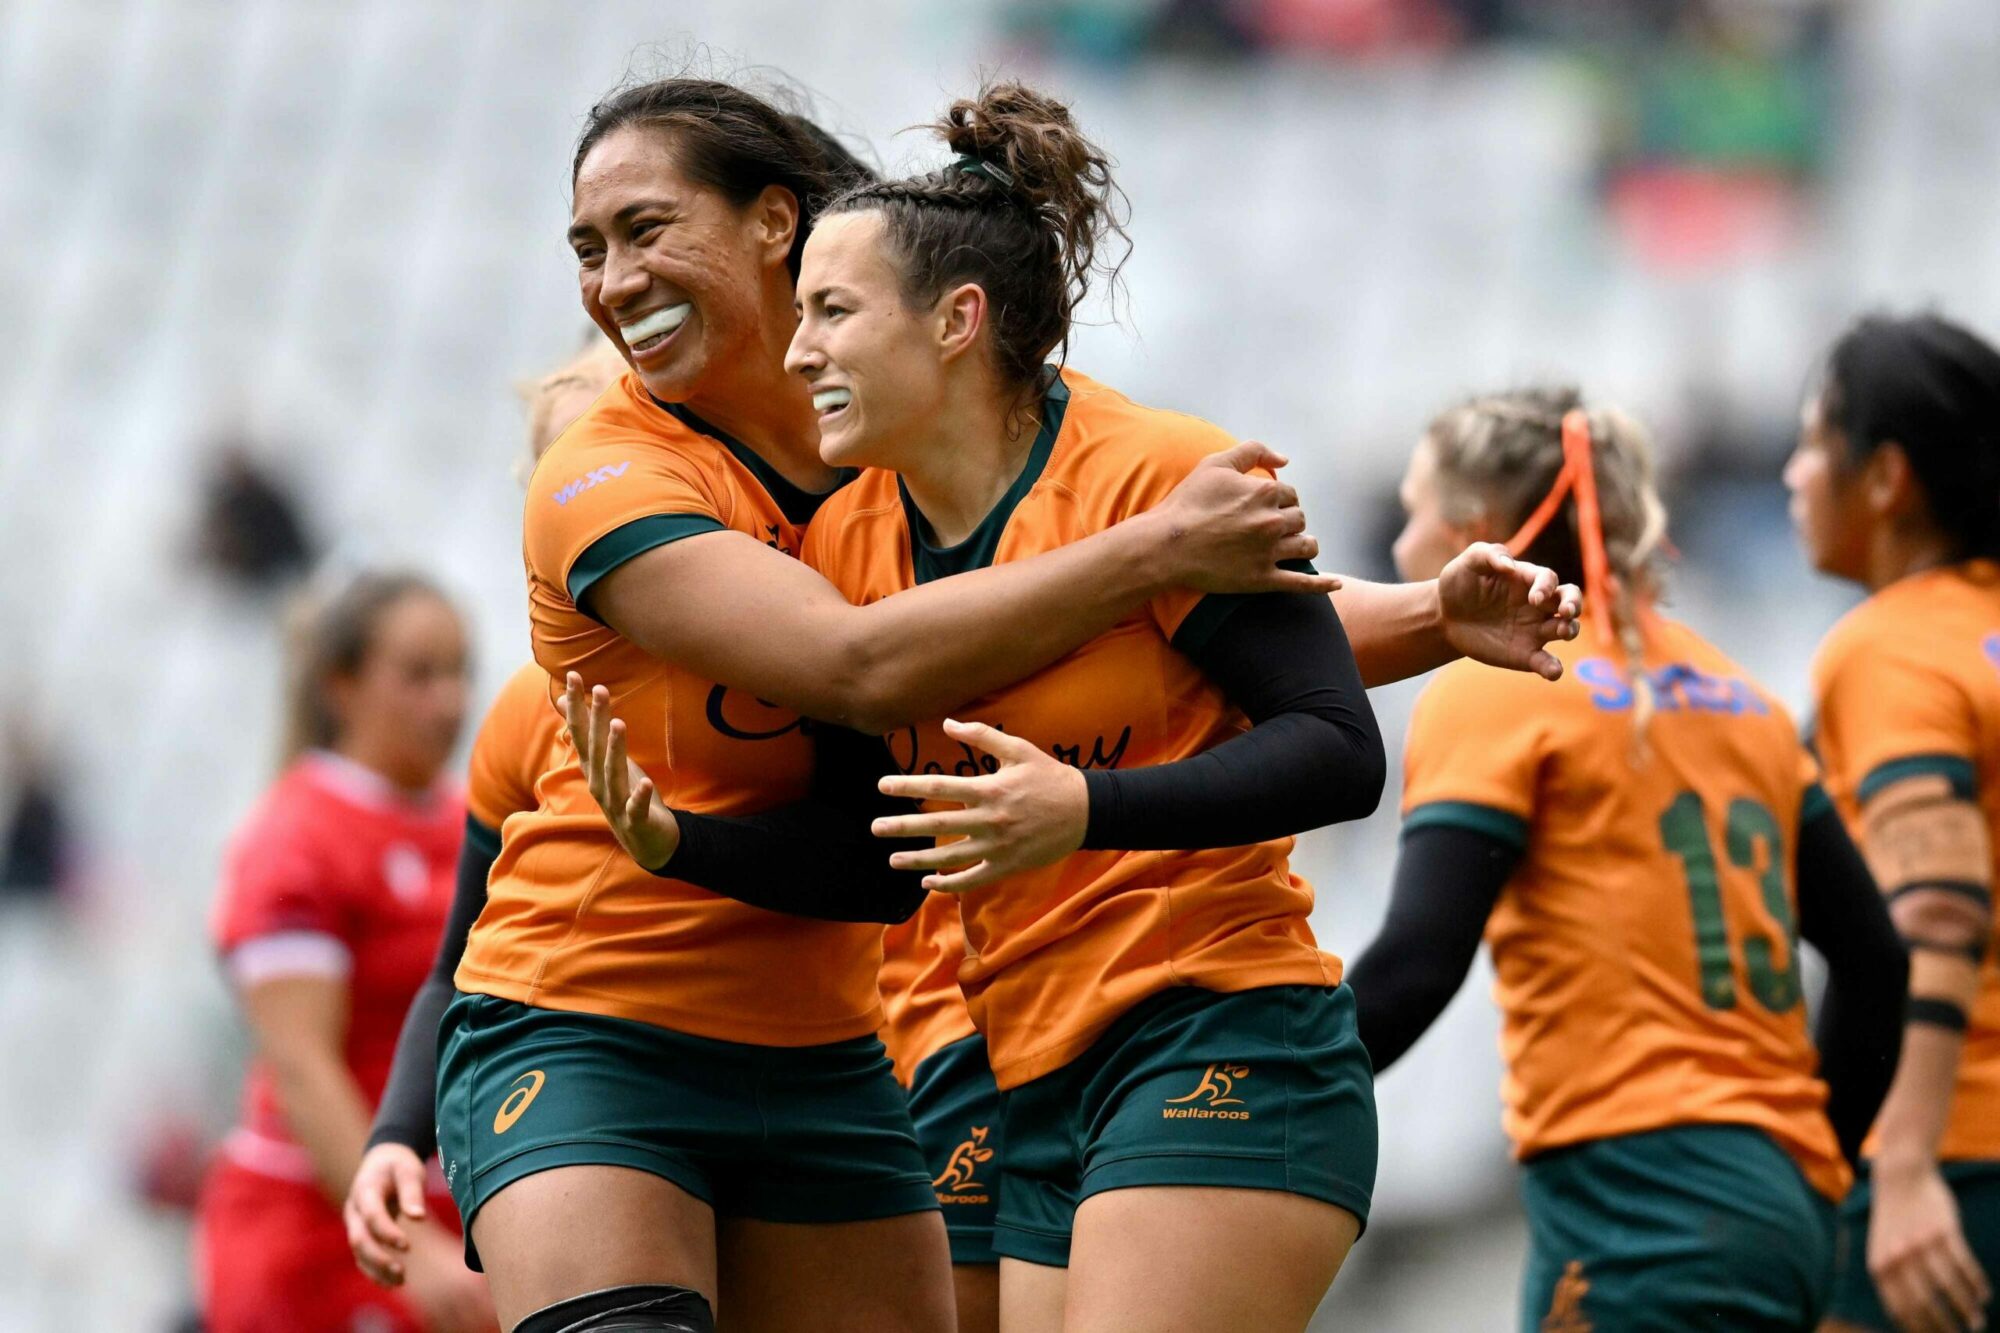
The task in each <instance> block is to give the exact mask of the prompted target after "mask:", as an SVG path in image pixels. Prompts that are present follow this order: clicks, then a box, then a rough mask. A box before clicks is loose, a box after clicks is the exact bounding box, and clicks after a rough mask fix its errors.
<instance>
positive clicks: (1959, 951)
mask: <svg viewBox="0 0 2000 1333" xmlns="http://www.w3.org/2000/svg"><path fill="white" fill-rule="evenodd" d="M1899 938H1901V940H1902V941H1903V947H1904V948H1905V949H1908V950H1909V951H1910V952H1911V953H1941V954H1948V955H1950V956H1951V957H1953V958H1969V959H1971V960H1972V961H1973V962H1975V963H1983V962H1985V961H1986V944H1987V941H1985V940H1981V941H1980V942H1979V943H1977V944H1947V943H1946V942H1945V941H1943V940H1931V939H1925V938H1924V937H1923V936H1921V935H1903V936H1900V937H1899Z"/></svg>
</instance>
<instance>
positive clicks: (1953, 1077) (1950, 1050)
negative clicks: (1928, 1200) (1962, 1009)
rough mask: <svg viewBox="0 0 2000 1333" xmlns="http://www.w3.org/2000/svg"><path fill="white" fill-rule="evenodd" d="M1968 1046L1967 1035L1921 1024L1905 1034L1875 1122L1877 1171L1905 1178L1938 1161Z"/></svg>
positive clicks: (1915, 1025) (1931, 1166) (1928, 1168)
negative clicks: (1940, 1141) (1959, 1068)
mask: <svg viewBox="0 0 2000 1333" xmlns="http://www.w3.org/2000/svg"><path fill="white" fill-rule="evenodd" d="M1964 1049H1965V1037H1964V1034H1962V1033H1958V1032H1952V1031H1949V1030H1947V1029H1945V1028H1939V1027H1929V1026H1926V1025H1924V1024H1921V1023H1919V1024H1913V1025H1912V1026H1911V1027H1910V1028H1909V1030H1908V1031H1906V1032H1905V1033H1904V1034H1903V1058H1902V1060H1901V1061H1900V1062H1899V1063H1898V1064H1897V1066H1896V1078H1895V1081H1894V1082H1892V1083H1891V1084H1890V1085H1889V1095H1888V1097H1887V1098H1886V1099H1884V1101H1883V1103H1882V1115H1881V1118H1880V1119H1879V1120H1878V1121H1877V1122H1876V1143H1877V1147H1876V1152H1875V1160H1874V1168H1873V1169H1874V1170H1875V1172H1876V1173H1877V1174H1878V1175H1882V1176H1889V1177H1897V1176H1906V1175H1909V1174H1911V1173H1914V1172H1921V1171H1927V1170H1930V1169H1932V1168H1933V1167H1935V1166H1936V1165H1937V1149H1938V1142H1939V1140H1940V1139H1942V1138H1943V1137H1944V1130H1945V1124H1946V1122H1947V1121H1948V1120H1950V1118H1951V1099H1952V1093H1953V1091H1954V1090H1955V1089H1956V1088H1957V1086H1958V1062H1959V1057H1960V1055H1961V1054H1962V1053H1963V1051H1964Z"/></svg>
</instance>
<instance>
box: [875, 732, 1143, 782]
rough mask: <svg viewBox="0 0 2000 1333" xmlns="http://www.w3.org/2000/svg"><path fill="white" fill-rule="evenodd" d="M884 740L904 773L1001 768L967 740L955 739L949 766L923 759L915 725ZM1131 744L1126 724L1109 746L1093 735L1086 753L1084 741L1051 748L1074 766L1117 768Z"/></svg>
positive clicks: (980, 772) (971, 773)
mask: <svg viewBox="0 0 2000 1333" xmlns="http://www.w3.org/2000/svg"><path fill="white" fill-rule="evenodd" d="M994 730H995V731H1005V730H1007V728H1005V727H1002V726H998V725H996V726H995V727H994ZM882 739H883V740H884V741H886V742H888V745H889V754H890V756H891V757H892V758H893V759H894V760H895V763H896V768H897V770H898V771H899V772H902V773H906V774H907V773H922V774H926V775H931V774H945V773H949V774H950V775H951V776H952V777H955V778H976V777H982V776H984V775H985V774H988V773H998V772H999V771H1000V761H999V760H998V759H995V758H994V757H993V756H992V755H990V754H983V753H981V752H980V751H978V750H975V749H973V748H972V747H971V746H970V745H967V744H966V743H965V742H964V741H958V742H955V744H956V745H957V746H958V749H959V757H958V759H956V760H955V761H954V762H953V763H952V765H951V767H950V768H949V769H947V768H946V767H945V765H944V761H943V760H941V759H921V756H920V754H919V751H920V750H921V748H922V747H921V745H920V744H919V742H918V740H917V729H916V728H915V727H905V728H903V729H902V730H901V731H894V732H891V733H889V734H888V735H887V736H884V737H883V738H882ZM1131 743H1132V728H1130V727H1126V728H1125V729H1124V730H1122V731H1120V732H1119V733H1118V739H1117V740H1115V741H1113V742H1111V745H1110V748H1109V749H1106V748H1105V738H1104V737H1102V736H1093V737H1092V738H1091V741H1090V753H1089V754H1085V753H1084V752H1083V742H1081V741H1078V742H1077V743H1076V744H1074V745H1065V744H1063V743H1062V742H1061V741H1057V742H1055V743H1053V744H1051V745H1050V746H1049V747H1048V749H1049V754H1050V755H1052V756H1053V757H1054V758H1055V759H1056V760H1057V761H1058V762H1060V763H1065V764H1068V765H1069V766H1070V767H1071V768H1116V767H1118V761H1119V760H1121V759H1123V758H1124V757H1125V747H1126V746H1128V745H1130V744H1131ZM920 759H921V763H920V762H919V761H920Z"/></svg>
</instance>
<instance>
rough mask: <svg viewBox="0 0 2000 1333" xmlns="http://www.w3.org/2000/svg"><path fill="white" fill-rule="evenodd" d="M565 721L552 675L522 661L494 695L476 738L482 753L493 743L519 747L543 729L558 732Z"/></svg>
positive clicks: (476, 746)
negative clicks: (552, 690)
mask: <svg viewBox="0 0 2000 1333" xmlns="http://www.w3.org/2000/svg"><path fill="white" fill-rule="evenodd" d="M561 724H562V714H560V713H559V712H557V711H556V707H555V705H554V704H553V703H552V702H550V699H549V674H548V672H546V671H544V670H542V668H541V665H540V664H539V663H537V662H532V661H531V662H526V663H524V664H522V665H521V666H520V667H519V668H518V669H517V670H516V671H515V672H514V674H513V675H511V676H509V677H507V681H506V683H505V684H503V685H502V686H501V687H500V692H499V693H498V694H496V695H494V696H493V703H492V705H491V706H490V707H489V708H487V710H486V716H485V718H484V719H482V720H481V722H480V724H479V732H478V735H477V737H476V738H475V739H474V741H473V751H474V753H478V752H480V751H482V750H485V749H487V748H490V747H491V746H493V745H500V746H504V747H506V748H508V749H514V748H518V747H519V744H520V743H521V742H523V741H524V740H525V739H526V738H528V737H531V736H533V735H535V734H537V733H539V732H544V731H547V732H551V733H552V732H554V731H555V730H556V729H557V728H559V727H560V726H561Z"/></svg>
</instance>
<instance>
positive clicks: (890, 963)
mask: <svg viewBox="0 0 2000 1333" xmlns="http://www.w3.org/2000/svg"><path fill="white" fill-rule="evenodd" d="M964 962H965V928H964V927H963V926H962V925H960V924H959V920H958V899H957V898H956V897H954V896H953V895H951V894H949V893H933V894H932V895H931V896H930V897H928V898H926V899H924V901H923V905H922V906H920V907H918V908H917V910H916V913H915V915H913V916H912V917H911V918H910V919H909V920H908V921H905V922H902V923H901V924H899V925H894V926H890V927H889V928H888V929H887V930H886V931H884V932H883V933H882V1044H883V1045H884V1046H886V1047H888V1048H889V1059H890V1060H892V1061H894V1062H895V1065H896V1079H897V1081H898V1082H900V1083H901V1084H902V1085H903V1086H904V1087H906V1088H907V1087H909V1086H910V1083H911V1081H912V1080H913V1079H914V1078H915V1077H916V1072H917V1066H918V1065H920V1064H922V1063H923V1062H924V1061H925V1060H928V1059H929V1058H930V1057H931V1056H933V1055H936V1054H937V1053H938V1052H939V1051H941V1050H943V1049H944V1048H945V1047H947V1046H949V1045H951V1044H952V1043H953V1042H955V1041H959V1040H962V1039H963V1038H966V1037H969V1036H971V1035H972V1034H973V1033H974V1032H976V1031H978V1027H977V1026H976V1025H975V1024H974V1023H973V1021H972V1010H971V1009H970V1008H968V1007H967V1006H966V1003H965V992H964V991H962V990H960V989H959V986H958V969H959V966H960V965H961V964H962V963H964Z"/></svg>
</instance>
